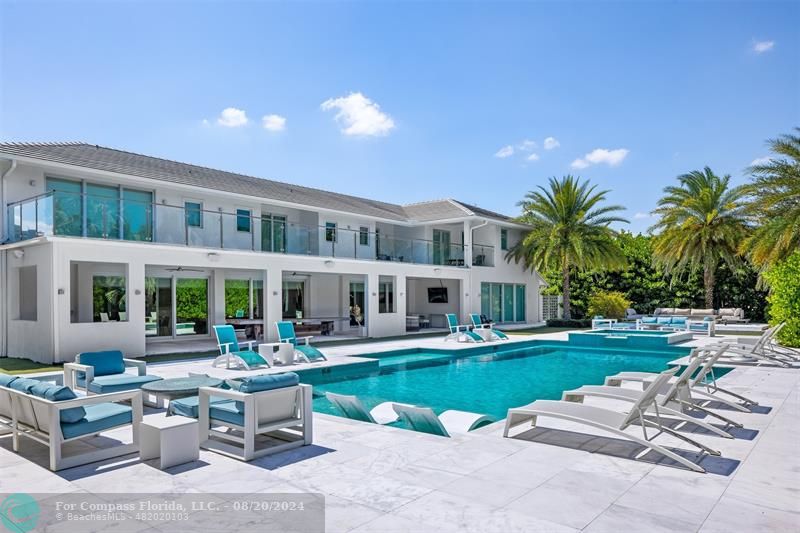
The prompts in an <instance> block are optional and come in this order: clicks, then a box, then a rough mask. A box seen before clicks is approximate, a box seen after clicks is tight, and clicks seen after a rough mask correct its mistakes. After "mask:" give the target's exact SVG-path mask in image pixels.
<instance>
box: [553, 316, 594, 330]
mask: <svg viewBox="0 0 800 533" xmlns="http://www.w3.org/2000/svg"><path fill="white" fill-rule="evenodd" d="M547 326H548V327H551V328H590V327H592V319H590V318H571V319H569V320H565V319H563V318H551V319H550V320H548V321H547Z"/></svg>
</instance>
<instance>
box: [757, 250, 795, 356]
mask: <svg viewBox="0 0 800 533" xmlns="http://www.w3.org/2000/svg"><path fill="white" fill-rule="evenodd" d="M764 278H765V279H766V280H767V283H769V286H770V293H769V296H767V301H768V302H769V318H770V324H772V325H774V324H779V323H780V322H786V325H785V326H784V327H783V329H781V331H780V333H778V339H779V340H780V341H781V342H782V343H783V344H785V345H786V346H800V252H795V253H794V254H792V255H790V256H789V258H788V259H786V260H785V261H783V262H781V263H778V264H777V265H775V266H774V267H773V268H771V269H770V270H769V271H767V272H765V273H764Z"/></svg>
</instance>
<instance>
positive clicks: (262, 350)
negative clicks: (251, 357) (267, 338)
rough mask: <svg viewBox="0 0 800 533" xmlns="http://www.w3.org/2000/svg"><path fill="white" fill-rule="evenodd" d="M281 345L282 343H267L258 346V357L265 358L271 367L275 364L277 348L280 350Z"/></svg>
mask: <svg viewBox="0 0 800 533" xmlns="http://www.w3.org/2000/svg"><path fill="white" fill-rule="evenodd" d="M280 347H281V343H280V342H265V343H264V344H259V345H258V355H260V356H261V357H263V358H264V360H266V361H267V363H268V364H269V366H272V365H274V364H275V348H278V349H279V350H280Z"/></svg>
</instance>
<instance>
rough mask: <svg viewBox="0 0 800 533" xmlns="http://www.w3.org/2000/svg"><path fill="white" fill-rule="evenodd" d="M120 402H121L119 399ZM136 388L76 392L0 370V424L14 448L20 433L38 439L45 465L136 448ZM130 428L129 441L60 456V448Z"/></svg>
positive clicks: (138, 403) (52, 466) (139, 409)
mask: <svg viewBox="0 0 800 533" xmlns="http://www.w3.org/2000/svg"><path fill="white" fill-rule="evenodd" d="M122 402H125V403H122ZM141 421H142V392H141V391H139V390H128V391H123V392H113V393H110V394H97V395H93V396H80V397H79V396H78V395H77V394H75V392H74V391H73V390H72V389H71V388H69V387H66V386H63V385H57V384H55V383H52V382H48V381H44V380H39V379H31V378H25V377H18V376H10V375H8V374H0V426H5V428H6V429H7V431H10V432H11V434H12V439H13V440H12V446H13V449H14V451H15V452H18V451H19V439H20V437H25V438H29V439H32V440H35V441H36V442H39V443H41V444H44V445H45V446H47V447H48V448H49V450H50V457H49V466H50V470H53V471H56V470H62V469H65V468H72V467H74V466H79V465H84V464H89V463H93V462H96V461H104V460H106V459H110V458H113V457H119V456H122V455H127V454H131V453H136V452H138V451H139V424H140V423H141ZM121 427H130V428H131V433H132V435H131V442H128V443H124V442H120V443H119V444H112V445H109V446H106V447H102V448H94V447H91V446H90V447H89V448H91V451H88V452H83V453H77V454H72V455H70V456H67V457H64V456H63V455H62V447H63V445H64V444H65V443H67V442H73V441H78V440H81V439H87V438H91V437H94V436H95V435H99V434H101V433H103V432H106V431H109V430H112V429H116V428H121Z"/></svg>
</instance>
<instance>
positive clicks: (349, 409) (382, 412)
mask: <svg viewBox="0 0 800 533" xmlns="http://www.w3.org/2000/svg"><path fill="white" fill-rule="evenodd" d="M325 397H326V398H328V401H329V402H331V403H332V404H333V405H335V406H336V407H337V409H339V411H341V412H342V413H343V414H344V416H346V417H347V418H350V419H352V420H358V421H360V422H369V423H371V424H391V423H392V422H397V419H398V418H399V415H398V414H397V413H396V412H395V411H394V409H392V402H383V403H380V404H378V405H376V406H375V407H373V408H372V409H370V410H369V411H367V408H366V407H365V406H364V404H363V403H362V402H361V400H359V399H358V396H348V395H346V394H336V393H334V392H326V393H325ZM397 405H403V406H407V407H411V406H410V405H407V404H404V403H403V404H397Z"/></svg>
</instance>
